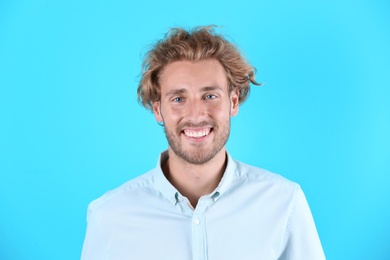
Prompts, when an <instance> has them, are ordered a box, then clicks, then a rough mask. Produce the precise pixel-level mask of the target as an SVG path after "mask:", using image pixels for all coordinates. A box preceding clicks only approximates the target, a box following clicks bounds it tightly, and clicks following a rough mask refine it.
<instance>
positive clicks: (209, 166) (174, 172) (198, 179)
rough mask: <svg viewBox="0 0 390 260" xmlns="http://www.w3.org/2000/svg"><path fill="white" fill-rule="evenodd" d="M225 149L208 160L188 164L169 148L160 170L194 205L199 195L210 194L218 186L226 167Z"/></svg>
mask: <svg viewBox="0 0 390 260" xmlns="http://www.w3.org/2000/svg"><path fill="white" fill-rule="evenodd" d="M226 163H227V158H226V150H225V149H224V148H223V149H221V151H219V152H218V154H217V155H216V156H215V157H214V158H213V159H211V160H210V161H209V162H207V163H205V164H201V165H195V164H190V163H188V162H186V161H184V160H183V159H182V158H180V157H178V156H176V154H175V153H174V152H173V151H172V150H171V149H169V158H168V160H166V161H165V162H164V163H163V165H162V170H163V172H164V174H165V176H166V177H167V179H168V180H169V181H170V182H171V184H172V185H173V186H175V188H176V189H177V190H178V191H179V192H180V193H181V194H182V195H183V196H185V197H187V198H188V200H189V201H190V203H191V205H192V207H194V208H195V207H196V205H197V203H198V200H199V198H200V197H202V196H204V195H207V194H210V193H211V192H212V191H214V190H215V188H216V187H217V186H218V184H219V182H220V181H221V179H222V176H223V173H224V171H225V168H226Z"/></svg>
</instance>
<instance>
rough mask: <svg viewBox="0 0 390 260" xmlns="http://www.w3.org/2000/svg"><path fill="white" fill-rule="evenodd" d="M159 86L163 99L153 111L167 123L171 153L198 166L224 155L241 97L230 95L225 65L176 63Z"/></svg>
mask: <svg viewBox="0 0 390 260" xmlns="http://www.w3.org/2000/svg"><path fill="white" fill-rule="evenodd" d="M159 83H160V88H161V89H160V90H161V99H160V101H158V102H154V103H153V112H154V115H155V117H156V119H157V121H159V122H164V128H165V134H166V137H167V139H168V143H169V148H170V151H171V152H174V153H175V155H177V156H178V157H180V158H181V159H183V160H185V161H186V162H188V163H191V164H197V165H199V164H204V163H207V162H209V161H210V160H211V159H212V158H214V156H215V155H217V154H218V153H219V152H224V149H223V148H224V147H225V144H226V141H227V139H228V137H229V133H230V117H231V116H234V115H236V114H237V112H238V95H237V92H236V91H232V92H231V93H229V90H228V89H229V88H228V81H227V76H226V72H225V70H224V68H223V67H222V65H221V64H220V63H219V62H218V61H217V60H214V59H207V60H202V61H198V62H191V61H176V62H173V63H171V64H169V65H168V66H166V67H165V69H164V70H163V71H162V73H161V75H160V82H159Z"/></svg>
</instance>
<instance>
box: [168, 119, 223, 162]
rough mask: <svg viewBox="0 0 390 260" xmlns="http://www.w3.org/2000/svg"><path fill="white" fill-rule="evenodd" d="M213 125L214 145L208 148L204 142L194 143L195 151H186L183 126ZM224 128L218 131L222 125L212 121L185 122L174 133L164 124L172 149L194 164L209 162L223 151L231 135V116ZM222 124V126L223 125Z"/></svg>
mask: <svg viewBox="0 0 390 260" xmlns="http://www.w3.org/2000/svg"><path fill="white" fill-rule="evenodd" d="M210 125H211V126H212V128H213V134H214V140H213V143H212V147H211V148H210V149H207V148H206V147H204V144H202V143H199V144H196V143H194V144H192V146H193V147H194V148H195V149H194V151H188V150H187V151H186V150H185V149H184V148H183V145H182V142H181V140H180V138H181V137H180V136H181V134H182V133H181V129H183V127H203V126H210ZM225 125H226V127H224V128H222V132H221V133H218V130H219V129H220V126H216V125H215V124H213V123H211V122H201V123H198V124H193V123H185V124H181V125H178V127H177V128H176V130H175V131H176V133H173V132H172V131H170V130H169V129H167V127H166V126H165V125H164V132H165V136H166V137H167V140H168V144H169V146H170V147H171V149H172V151H173V152H174V153H175V154H176V155H177V156H178V157H179V158H181V159H183V160H184V161H186V162H187V163H190V164H194V165H202V164H205V163H208V162H209V161H210V160H212V159H213V158H214V157H215V156H216V155H217V154H218V152H220V151H221V149H222V148H223V147H225V144H226V142H227V140H228V139H229V135H230V118H229V120H228V122H225V123H224V125H223V126H225ZM223 126H222V127H223Z"/></svg>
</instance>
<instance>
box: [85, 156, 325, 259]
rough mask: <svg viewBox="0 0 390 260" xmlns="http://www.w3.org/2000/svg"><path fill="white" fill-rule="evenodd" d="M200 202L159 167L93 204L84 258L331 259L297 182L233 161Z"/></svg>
mask: <svg viewBox="0 0 390 260" xmlns="http://www.w3.org/2000/svg"><path fill="white" fill-rule="evenodd" d="M227 156H228V163H227V167H226V170H225V173H224V175H223V178H222V180H221V182H220V183H219V185H218V187H217V188H216V189H215V190H214V191H213V192H212V193H210V194H208V195H205V196H203V197H201V198H200V199H199V201H198V204H197V206H196V208H195V209H193V208H192V207H191V205H190V203H189V201H188V199H187V198H186V197H184V196H182V195H181V194H180V193H179V192H178V190H177V189H176V188H175V187H174V186H172V184H171V183H170V182H169V181H168V180H167V179H166V178H165V176H164V174H163V172H162V170H161V162H163V161H164V160H166V159H167V157H168V153H167V152H164V153H162V154H161V156H160V159H159V162H158V164H157V167H156V168H155V169H153V170H151V171H150V172H148V173H146V174H144V175H141V176H139V177H137V178H135V179H133V180H130V181H128V182H127V183H125V184H123V185H122V186H120V187H118V188H116V189H114V190H112V191H109V192H107V193H106V194H104V195H103V196H102V197H100V198H99V199H97V200H95V201H93V202H92V203H91V204H90V205H89V207H88V216H87V222H88V225H87V233H86V237H85V241H84V246H83V252H82V257H81V259H82V260H99V259H110V260H111V259H112V260H114V259H147V260H153V259H159V260H160V259H169V260H172V259H178V260H186V259H194V260H206V259H209V260H228V259H235V260H237V259H240V260H241V259H243V260H250V259H264V260H268V259H297V260H316V259H325V256H324V253H323V250H322V247H321V243H320V240H319V237H318V235H317V231H316V228H315V224H314V221H313V218H312V215H311V212H310V209H309V206H308V204H307V202H306V199H305V196H304V194H303V192H302V190H301V188H300V187H299V185H298V184H296V183H293V182H291V181H288V180H286V179H285V178H283V177H281V176H280V175H277V174H274V173H270V172H268V171H266V170H263V169H259V168H255V167H252V166H249V165H246V164H243V163H240V162H238V161H234V160H233V159H232V158H231V157H230V155H229V154H228V155H227Z"/></svg>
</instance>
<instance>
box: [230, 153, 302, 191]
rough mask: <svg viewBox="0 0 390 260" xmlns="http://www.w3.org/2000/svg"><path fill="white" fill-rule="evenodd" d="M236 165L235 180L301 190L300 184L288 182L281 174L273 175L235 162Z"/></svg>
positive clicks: (261, 169)
mask: <svg viewBox="0 0 390 260" xmlns="http://www.w3.org/2000/svg"><path fill="white" fill-rule="evenodd" d="M234 162H235V164H236V170H235V179H236V181H239V182H240V181H243V182H247V183H250V184H256V183H258V184H262V185H271V186H278V187H280V188H282V189H286V188H287V189H289V190H291V191H294V190H297V189H300V186H299V184H298V183H296V182H293V181H291V180H288V179H287V178H285V177H283V176H282V175H280V174H277V173H273V172H271V171H268V170H265V169H263V168H259V167H255V166H252V165H248V164H245V163H242V162H240V161H236V160H235V161H234Z"/></svg>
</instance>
